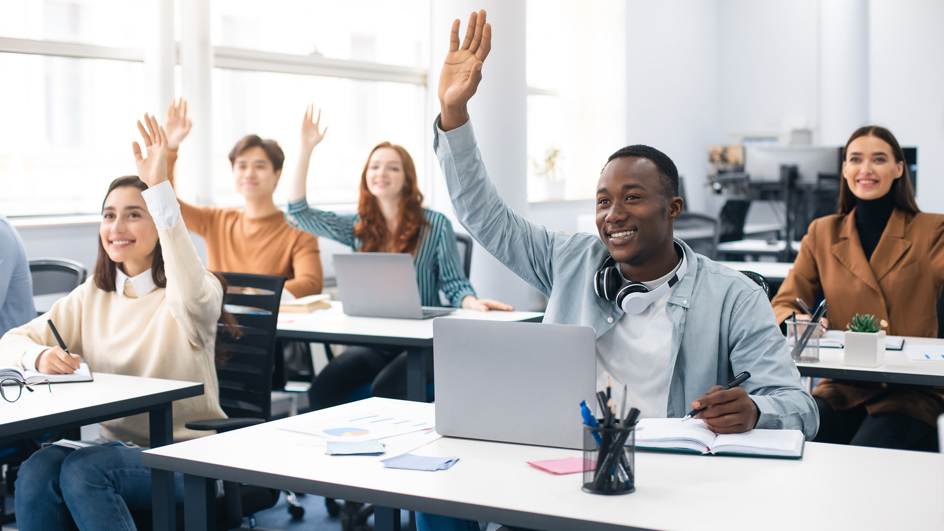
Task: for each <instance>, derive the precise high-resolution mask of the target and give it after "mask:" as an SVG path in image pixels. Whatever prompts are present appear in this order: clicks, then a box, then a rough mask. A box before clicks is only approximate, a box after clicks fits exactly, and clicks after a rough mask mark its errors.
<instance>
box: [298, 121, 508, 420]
mask: <svg viewBox="0 0 944 531" xmlns="http://www.w3.org/2000/svg"><path fill="white" fill-rule="evenodd" d="M320 121H321V112H320V111H319V112H318V117H317V118H315V117H314V107H313V106H312V105H309V106H308V108H307V109H306V111H305V118H304V120H303V122H302V131H301V150H300V155H299V161H298V165H297V167H296V170H295V181H294V183H293V184H292V190H291V192H290V196H289V205H288V212H287V214H286V216H285V217H286V219H287V220H288V222H289V224H290V225H292V226H293V227H295V228H298V229H301V230H304V231H306V232H310V233H311V234H314V235H316V236H322V237H325V238H331V239H332V240H335V241H338V242H340V243H343V244H345V245H350V246H351V248H353V249H354V250H355V251H360V252H375V253H377V252H385V253H409V254H412V255H413V264H414V266H415V267H416V280H417V284H419V288H420V299H421V300H422V303H423V305H424V306H440V302H439V292H440V291H442V292H443V293H444V294H445V295H446V297H447V298H448V299H449V301H450V302H451V303H452V305H453V306H455V307H461V308H466V309H472V310H479V311H488V310H506V311H510V310H512V307H511V306H509V305H507V304H503V303H501V302H496V301H493V300H488V299H477V298H476V296H475V291H474V290H473V289H472V284H470V283H469V279H468V278H466V276H465V273H464V272H463V269H462V264H461V262H460V260H459V250H458V248H457V246H456V235H455V232H453V230H452V223H451V222H450V221H449V219H448V218H446V216H444V215H442V214H440V213H439V212H435V211H433V210H430V209H428V208H423V194H422V193H421V192H420V190H419V187H418V184H417V181H416V167H415V166H414V164H413V159H412V157H410V154H409V153H408V152H407V151H406V150H405V149H403V147H401V146H398V145H396V144H391V143H390V142H381V143H380V144H378V145H377V146H376V147H374V149H373V150H371V152H370V156H369V157H368V158H367V163H366V164H365V165H364V171H363V172H362V173H361V185H360V188H361V195H360V200H359V201H358V208H357V214H335V213H333V212H326V211H323V210H318V209H314V208H311V207H310V206H308V200H307V192H306V181H307V178H308V165H309V162H310V160H311V153H312V151H313V150H314V148H315V146H317V145H318V143H320V142H321V140H322V139H323V138H324V133H325V132H326V131H327V128H325V130H324V131H321V130H320V128H319V123H320ZM430 361H431V360H430ZM426 366H427V371H429V373H430V374H429V377H430V379H431V378H432V374H431V372H432V363H427V364H426ZM371 382H372V386H371V394H373V395H374V396H382V397H386V398H406V353H405V352H402V351H399V350H395V349H394V350H380V349H374V348H366V347H352V348H349V349H348V350H347V351H346V352H345V353H344V354H343V355H342V356H339V357H337V358H335V359H334V360H332V361H331V363H329V364H328V366H327V367H325V368H324V369H323V370H322V371H321V373H320V374H319V375H318V377H317V378H316V380H315V382H314V384H313V385H312V386H311V391H310V392H309V398H310V404H311V409H312V410H315V409H322V408H325V407H331V406H334V405H338V404H342V403H344V402H346V401H347V398H348V396H350V394H351V392H352V391H354V390H355V389H357V388H358V387H360V386H362V385H364V384H366V383H371Z"/></svg>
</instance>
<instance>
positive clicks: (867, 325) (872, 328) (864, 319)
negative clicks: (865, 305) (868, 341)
mask: <svg viewBox="0 0 944 531" xmlns="http://www.w3.org/2000/svg"><path fill="white" fill-rule="evenodd" d="M846 327H847V328H848V329H849V331H850V332H862V333H866V334H875V333H877V332H878V331H879V330H881V329H882V324H881V323H879V321H878V320H877V319H875V316H874V315H859V314H855V317H853V318H852V322H851V323H847V324H846Z"/></svg>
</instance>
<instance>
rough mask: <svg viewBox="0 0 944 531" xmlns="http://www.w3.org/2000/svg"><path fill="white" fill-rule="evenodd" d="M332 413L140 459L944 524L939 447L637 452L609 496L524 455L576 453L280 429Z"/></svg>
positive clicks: (543, 516)
mask: <svg viewBox="0 0 944 531" xmlns="http://www.w3.org/2000/svg"><path fill="white" fill-rule="evenodd" d="M370 400H371V402H368V401H362V402H357V403H354V404H347V405H344V406H340V408H349V409H348V410H349V411H350V410H354V408H365V407H368V406H369V407H376V404H379V403H382V401H383V399H370ZM372 404H373V405H372ZM402 407H416V408H432V407H434V406H433V405H431V404H420V403H409V404H405V405H402ZM338 411H339V409H338V408H332V409H328V410H322V411H319V412H315V413H309V414H307V415H302V416H300V417H292V418H289V419H284V420H280V421H275V422H270V423H267V424H263V425H259V426H254V427H251V428H246V429H243V430H237V431H234V432H230V433H225V434H222V435H215V436H212V437H205V438H201V439H197V440H193V441H187V442H184V443H180V444H175V445H171V446H165V447H163V448H157V449H154V450H149V451H147V452H145V454H144V458H143V462H144V464H145V465H147V466H153V467H155V468H158V469H166V470H174V471H178V472H183V473H190V474H194V475H198V476H203V477H214V478H222V479H226V480H230V481H243V482H247V483H252V484H256V485H263V486H267V487H272V488H282V489H289V490H293V491H299V492H309V493H313V494H321V495H326V496H332V497H339V498H343V497H345V496H346V497H348V498H350V499H359V500H363V501H365V502H370V503H376V504H379V505H381V506H386V507H400V508H405V509H412V510H420V511H424V512H431V513H439V514H447V515H451V516H459V517H464V518H473V519H481V520H489V521H498V522H503V523H506V524H509V525H515V526H522V527H527V528H532V529H548V530H572V529H581V530H591V531H592V530H603V529H606V530H612V529H661V530H709V531H710V530H715V529H717V530H725V531H728V530H739V529H744V530H754V529H766V530H779V529H783V530H789V531H796V530H797V529H803V530H818V529H823V530H829V531H835V530H836V529H857V530H872V529H875V530H887V529H942V528H944V510H942V509H941V506H940V503H939V502H940V500H941V499H944V479H942V477H944V456H942V455H941V454H935V453H924V452H908V451H898V450H884V449H875V448H862V447H852V446H840V445H829V444H817V443H807V445H806V451H805V455H804V457H803V459H800V460H786V459H764V458H744V457H728V456H726V457H708V456H697V455H688V454H673V453H655V452H637V453H636V492H634V493H632V494H628V495H624V496H614V497H608V496H597V495H592V494H587V493H584V492H582V491H581V490H580V487H581V476H580V474H574V475H566V476H554V475H551V474H548V473H546V472H542V471H540V470H537V469H535V468H533V467H531V466H529V465H528V464H527V461H533V460H543V459H557V458H563V457H579V456H580V455H581V453H580V452H577V451H572V450H560V449H553V448H540V447H533V446H525V445H514V444H499V443H489V442H482V441H472V440H462V439H451V438H443V439H440V440H438V441H435V442H432V443H431V444H429V445H427V446H424V447H422V448H420V449H417V450H414V451H413V453H415V454H418V455H430V456H458V457H459V458H460V460H459V462H458V463H457V464H456V465H455V466H453V467H452V468H450V469H449V470H446V471H440V472H416V471H408V470H388V469H384V468H383V465H382V464H381V463H380V462H379V461H380V459H383V458H386V457H390V456H391V455H386V456H382V457H331V456H326V455H324V450H323V445H324V443H323V441H322V440H321V439H320V438H318V437H314V436H310V435H302V434H296V433H291V432H287V431H284V430H279V429H278V428H279V426H281V425H284V424H285V423H288V422H298V421H299V419H301V420H305V419H306V418H307V419H316V418H319V417H325V418H327V417H328V416H334V415H337V414H338ZM575 421H577V422H579V420H577V417H576V416H575Z"/></svg>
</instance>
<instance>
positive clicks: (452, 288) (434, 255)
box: [285, 198, 475, 308]
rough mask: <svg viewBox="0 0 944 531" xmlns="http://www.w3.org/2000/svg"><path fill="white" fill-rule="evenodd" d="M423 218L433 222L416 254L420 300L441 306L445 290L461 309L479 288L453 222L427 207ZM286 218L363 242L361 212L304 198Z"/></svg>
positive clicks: (346, 242) (327, 235)
mask: <svg viewBox="0 0 944 531" xmlns="http://www.w3.org/2000/svg"><path fill="white" fill-rule="evenodd" d="M423 219H425V220H426V222H427V223H429V225H427V226H423V227H421V228H420V241H419V245H418V246H417V250H416V252H415V253H414V255H413V265H414V266H415V267H416V282H417V284H419V287H420V299H421V300H422V302H423V306H441V305H442V303H441V302H440V299H439V292H440V291H442V292H443V293H444V294H445V295H446V297H447V298H448V299H449V301H450V302H451V303H452V305H453V306H455V307H457V308H458V307H460V306H461V305H462V299H464V298H466V297H467V296H469V295H473V296H474V295H475V290H473V289H472V284H471V283H470V282H469V279H468V278H466V276H465V272H464V271H463V269H462V262H461V261H460V259H459V248H458V246H457V245H456V233H455V232H453V230H452V222H450V221H449V219H448V218H447V217H446V216H444V215H442V214H440V213H439V212H436V211H435V210H430V209H428V208H424V209H423ZM285 220H286V221H288V224H289V225H291V226H293V227H295V228H297V229H301V230H303V231H305V232H309V233H311V234H314V235H315V236H320V237H323V238H330V239H332V240H335V241H337V242H339V243H342V244H344V245H348V246H350V247H351V248H352V249H354V250H355V251H356V250H358V248H359V247H360V246H361V245H363V242H361V240H360V239H359V238H357V237H356V236H354V227H355V226H356V225H357V222H358V221H360V215H359V214H335V213H334V212H327V211H324V210H318V209H317V208H311V207H310V206H308V200H307V198H303V199H299V200H298V201H292V202H290V203H289V204H288V212H286V214H285Z"/></svg>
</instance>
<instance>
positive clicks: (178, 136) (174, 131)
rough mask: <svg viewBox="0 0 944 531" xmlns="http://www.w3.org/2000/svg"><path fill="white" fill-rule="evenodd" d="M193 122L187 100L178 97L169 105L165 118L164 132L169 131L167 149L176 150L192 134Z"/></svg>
mask: <svg viewBox="0 0 944 531" xmlns="http://www.w3.org/2000/svg"><path fill="white" fill-rule="evenodd" d="M191 127H193V123H192V122H191V121H190V116H189V113H188V109H187V100H185V99H183V98H177V99H176V100H174V101H173V102H171V104H170V106H169V107H167V116H166V117H165V118H164V132H165V133H167V149H171V150H176V149H177V148H178V147H180V143H181V142H183V141H184V139H185V138H187V135H189V134H190V128H191Z"/></svg>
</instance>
